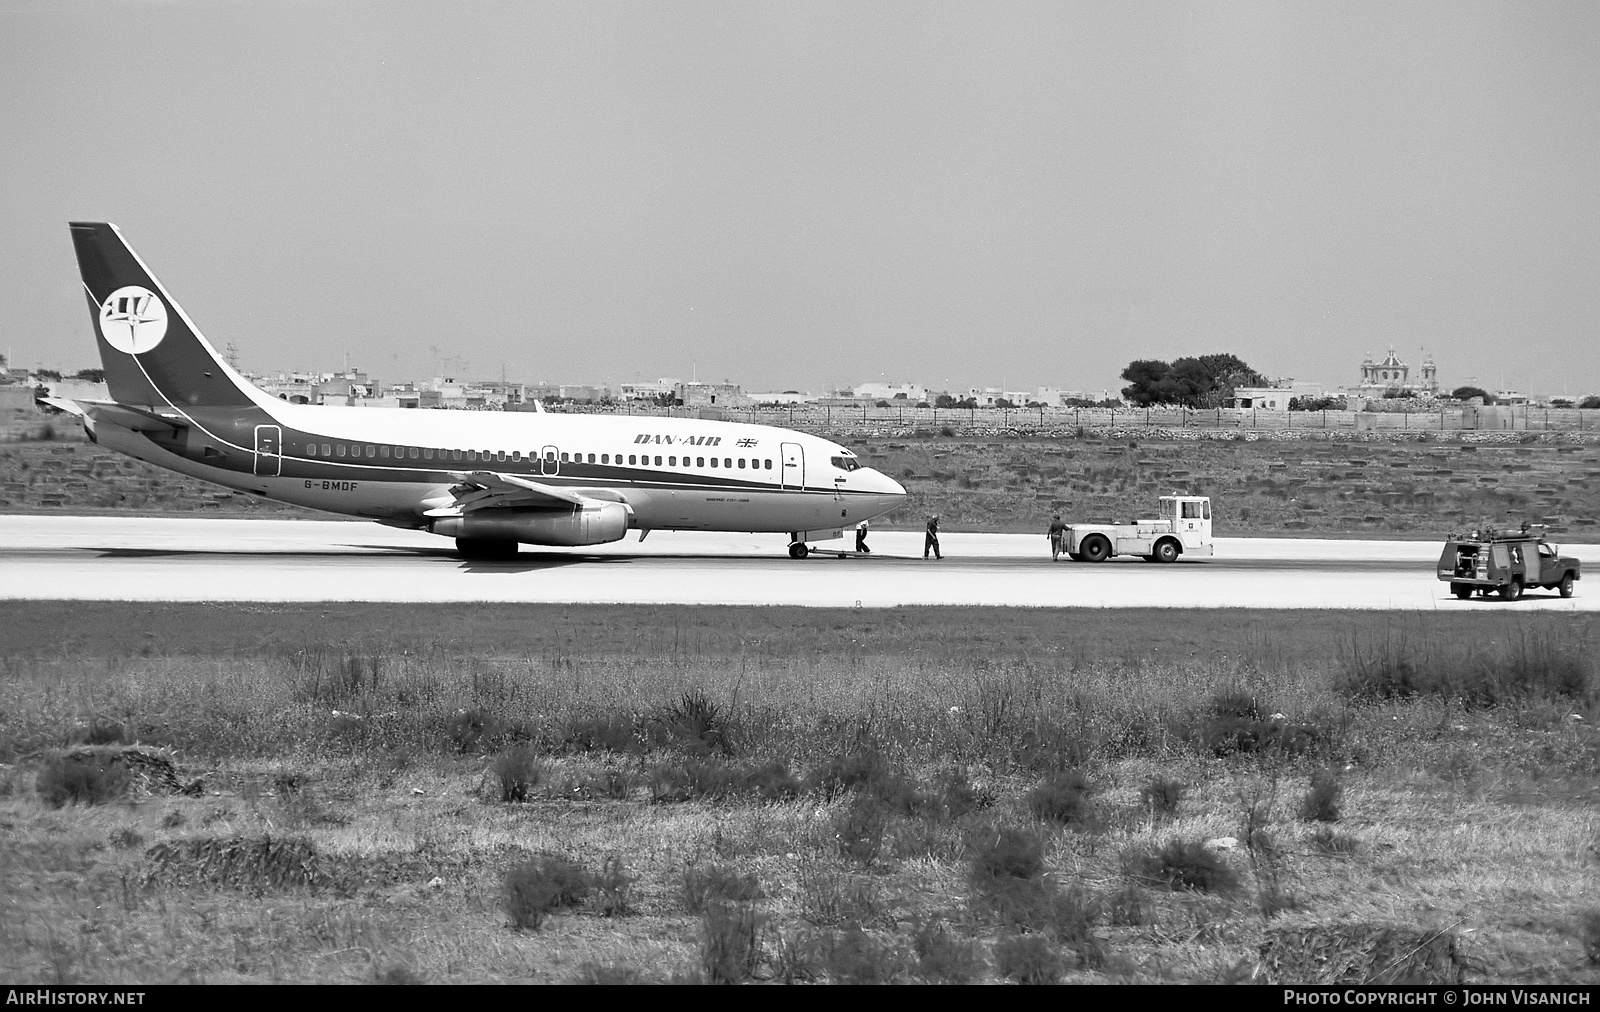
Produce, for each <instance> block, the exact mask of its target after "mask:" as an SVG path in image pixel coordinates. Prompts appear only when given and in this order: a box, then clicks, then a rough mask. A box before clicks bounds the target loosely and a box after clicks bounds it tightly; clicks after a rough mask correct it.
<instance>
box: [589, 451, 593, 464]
mask: <svg viewBox="0 0 1600 1012" xmlns="http://www.w3.org/2000/svg"><path fill="white" fill-rule="evenodd" d="M589 463H591V464H593V463H594V454H592V453H591V454H589Z"/></svg>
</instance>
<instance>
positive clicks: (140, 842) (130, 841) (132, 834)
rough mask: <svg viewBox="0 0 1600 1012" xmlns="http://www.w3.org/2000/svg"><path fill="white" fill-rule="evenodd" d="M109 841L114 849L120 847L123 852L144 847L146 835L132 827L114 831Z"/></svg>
mask: <svg viewBox="0 0 1600 1012" xmlns="http://www.w3.org/2000/svg"><path fill="white" fill-rule="evenodd" d="M109 839H110V841H111V845H112V846H113V847H120V848H122V849H123V850H127V849H130V848H133V847H142V846H144V834H143V833H141V832H139V831H138V830H137V829H134V828H133V827H132V826H123V827H121V828H120V829H114V830H112V831H111V836H110V838H109Z"/></svg>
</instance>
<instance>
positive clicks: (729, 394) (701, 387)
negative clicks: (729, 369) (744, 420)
mask: <svg viewBox="0 0 1600 1012" xmlns="http://www.w3.org/2000/svg"><path fill="white" fill-rule="evenodd" d="M673 396H675V397H676V398H677V399H678V403H680V404H682V405H683V406H684V407H686V408H743V407H749V405H750V398H748V397H746V396H745V395H744V391H743V390H742V389H740V387H739V385H738V384H737V383H700V382H690V383H679V384H678V385H677V386H676V387H674V388H673Z"/></svg>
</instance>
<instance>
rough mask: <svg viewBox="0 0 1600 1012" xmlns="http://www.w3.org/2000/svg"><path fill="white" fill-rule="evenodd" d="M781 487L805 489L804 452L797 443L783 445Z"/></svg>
mask: <svg viewBox="0 0 1600 1012" xmlns="http://www.w3.org/2000/svg"><path fill="white" fill-rule="evenodd" d="M782 450H783V477H782V481H783V487H784V488H805V487H806V451H805V449H804V448H803V447H802V446H801V445H800V444H799V443H784V444H783V447H782Z"/></svg>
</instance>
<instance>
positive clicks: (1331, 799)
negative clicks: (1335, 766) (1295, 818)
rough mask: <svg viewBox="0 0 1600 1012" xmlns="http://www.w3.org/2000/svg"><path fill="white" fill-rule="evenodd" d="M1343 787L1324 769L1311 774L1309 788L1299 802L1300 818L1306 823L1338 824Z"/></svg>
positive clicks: (1336, 778)
mask: <svg viewBox="0 0 1600 1012" xmlns="http://www.w3.org/2000/svg"><path fill="white" fill-rule="evenodd" d="M1343 801H1344V785H1342V784H1340V783H1339V778H1338V776H1337V775H1336V774H1335V773H1334V771H1333V770H1331V769H1328V768H1326V767H1324V768H1323V769H1319V770H1317V771H1316V772H1315V773H1313V774H1311V786H1310V788H1309V789H1308V790H1307V791H1306V795H1305V797H1304V798H1303V799H1301V801H1300V818H1302V819H1304V820H1305V821H1307V822H1338V821H1339V808H1340V806H1341V804H1342V803H1343Z"/></svg>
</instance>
